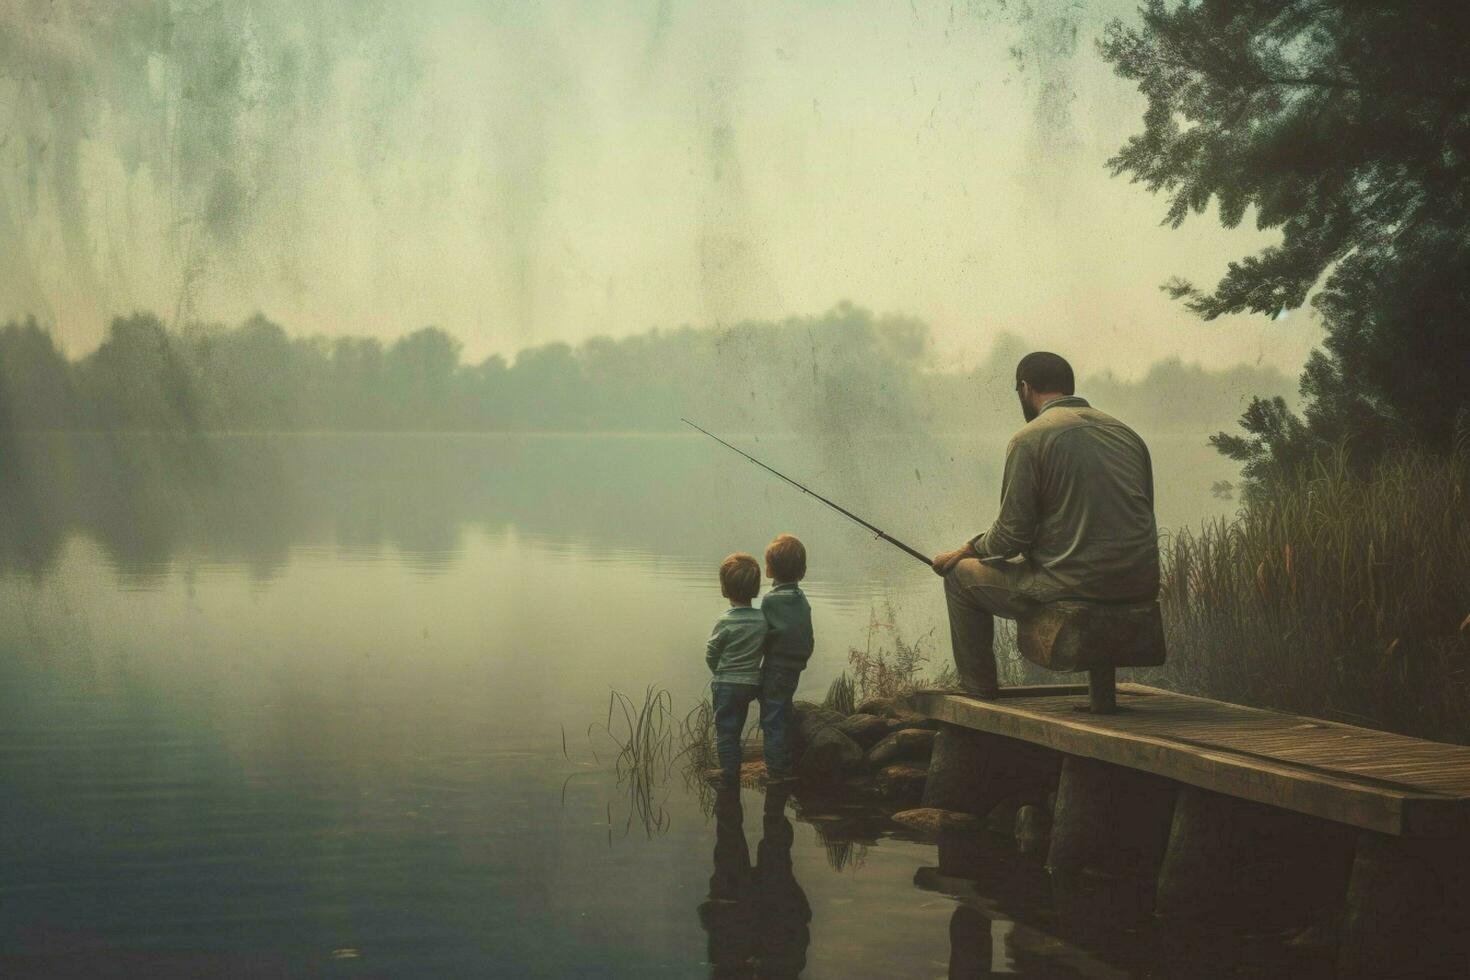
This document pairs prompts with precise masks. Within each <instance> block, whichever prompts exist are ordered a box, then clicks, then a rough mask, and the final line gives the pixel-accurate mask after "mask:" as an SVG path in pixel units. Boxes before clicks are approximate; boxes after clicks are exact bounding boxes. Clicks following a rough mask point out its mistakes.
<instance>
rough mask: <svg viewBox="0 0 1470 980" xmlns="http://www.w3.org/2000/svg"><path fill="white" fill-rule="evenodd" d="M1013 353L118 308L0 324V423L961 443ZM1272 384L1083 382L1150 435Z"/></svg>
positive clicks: (831, 338)
mask: <svg viewBox="0 0 1470 980" xmlns="http://www.w3.org/2000/svg"><path fill="white" fill-rule="evenodd" d="M1025 350H1026V346H1025V344H1024V342H1023V341H1022V340H1021V339H1020V338H1018V337H1015V336H1012V335H1008V334H1002V335H1001V336H1000V337H999V338H998V339H997V341H996V342H995V345H994V347H993V349H992V351H991V353H990V356H989V358H988V359H987V360H986V361H985V362H984V363H982V364H981V365H979V366H978V367H976V368H975V369H974V370H971V371H967V372H959V371H951V372H943V371H936V370H934V363H933V360H934V359H933V355H932V351H931V344H930V337H929V331H928V328H927V327H926V325H925V324H923V323H922V322H920V321H918V320H914V319H911V318H907V317H901V316H875V315H874V314H872V313H870V312H868V311H866V310H863V309H861V308H858V307H855V306H852V305H849V304H841V305H839V306H837V307H835V308H833V309H832V310H831V311H829V312H827V313H826V314H823V315H821V316H816V317H800V318H791V319H788V320H784V321H780V322H748V323H741V324H738V325H735V326H731V327H718V328H713V327H712V328H703V329H696V328H692V327H683V328H679V329H674V330H651V331H649V332H647V333H643V334H639V335H636V336H630V337H624V338H619V339H610V338H607V337H596V338H593V339H591V340H588V341H586V342H584V343H581V344H579V345H577V346H572V345H569V344H565V343H551V344H543V345H540V346H536V347H528V348H526V349H524V350H522V351H520V352H519V353H518V354H516V355H515V357H514V358H513V359H512V360H507V359H506V358H504V357H501V356H500V355H492V356H490V357H487V358H485V359H484V360H482V361H480V362H478V363H466V362H464V361H463V360H462V359H461V351H462V346H461V344H460V342H459V341H458V340H456V339H455V338H454V337H452V336H451V335H450V334H448V333H446V332H445V331H443V330H441V329H439V328H437V327H425V328H424V329H421V330H417V331H414V332H412V333H409V334H406V335H404V336H402V337H399V338H398V339H397V340H394V341H391V342H386V343H385V342H383V341H381V340H379V339H377V338H373V337H334V338H328V337H323V336H310V337H302V336H294V337H293V336H291V335H290V334H288V333H287V332H286V330H285V329H283V328H282V327H281V326H280V325H278V324H276V323H273V322H271V321H270V320H268V319H266V318H265V317H264V316H260V315H256V316H253V317H251V318H249V319H248V320H246V321H244V322H243V323H241V324H239V325H238V326H236V327H233V328H226V327H222V326H218V325H200V324H194V325H189V326H186V327H184V328H182V329H180V330H177V331H174V330H169V329H167V328H166V327H165V326H164V324H163V323H162V322H161V321H160V320H159V318H158V317H156V316H154V315H152V314H149V313H135V314H133V315H131V316H125V317H118V318H116V319H114V320H113V321H112V324H111V325H110V327H109V329H108V331H107V334H106V336H105V338H104V339H103V341H102V343H101V344H100V345H99V346H98V347H97V349H96V350H94V351H92V352H91V353H89V354H86V355H85V356H82V357H80V358H78V359H76V360H69V359H68V358H67V357H66V356H65V355H64V354H63V352H62V351H61V350H60V348H59V347H58V346H57V344H56V342H55V340H54V338H53V337H52V336H51V334H50V333H49V332H48V331H47V330H45V329H44V328H42V327H41V326H39V325H38V324H37V323H36V322H35V321H34V320H26V321H24V322H12V323H9V324H6V325H5V326H3V327H0V430H9V431H17V430H45V429H88V430H110V429H119V430H162V431H219V430H271V431H293V430H344V431H382V430H435V431H447V430H469V431H511V432H514V431H543V432H544V431H577V432H585V431H666V430H673V429H677V428H679V426H680V423H679V418H680V416H681V415H693V416H697V417H699V418H700V419H706V420H709V421H710V422H711V423H718V424H720V425H724V426H729V427H735V428H737V429H741V430H749V431H781V430H786V431H810V430H816V429H828V430H834V431H837V430H840V431H905V430H915V429H923V430H928V431H964V430H973V429H975V428H976V427H977V426H986V425H991V424H995V425H998V426H1000V428H1001V430H1002V431H1003V432H1007V431H1009V428H1008V426H1010V425H1011V424H1012V423H1014V422H1016V421H1017V419H1018V417H1019V412H1018V411H1017V409H1016V406H1015V399H1014V395H1013V394H1012V390H1011V385H1010V381H1009V379H1010V377H1011V376H1012V373H1013V371H1014V365H1015V362H1016V360H1017V359H1018V358H1019V357H1020V355H1021V354H1023V353H1024V352H1025ZM1263 387H1264V388H1267V389H1274V390H1278V391H1279V390H1284V389H1285V387H1286V379H1285V378H1283V377H1282V376H1281V375H1280V374H1278V373H1276V372H1274V371H1270V370H1261V369H1257V368H1249V367H1244V366H1242V367H1239V368H1234V369H1231V370H1228V371H1223V372H1211V371H1205V370H1204V369H1202V368H1199V367H1190V366H1185V365H1183V364H1181V363H1180V362H1179V361H1177V360H1172V361H1163V362H1160V363H1158V364H1156V365H1154V367H1153V368H1152V369H1151V370H1150V371H1149V372H1148V374H1147V375H1146V376H1145V377H1144V378H1143V379H1142V380H1141V381H1139V382H1126V381H1121V380H1119V379H1117V378H1114V377H1113V376H1111V375H1108V374H1101V375H1097V376H1095V377H1092V378H1090V379H1087V380H1086V381H1084V383H1083V388H1084V392H1085V393H1090V394H1092V395H1093V396H1094V400H1095V401H1097V402H1098V404H1099V405H1105V406H1106V407H1107V408H1108V409H1109V410H1112V411H1115V412H1116V413H1117V414H1119V415H1122V416H1123V417H1125V418H1128V419H1131V420H1134V421H1136V422H1138V423H1139V424H1145V425H1149V426H1152V427H1154V428H1163V429H1174V430H1180V431H1191V432H1198V433H1201V434H1202V433H1204V432H1205V431H1207V430H1208V429H1209V428H1210V427H1211V426H1218V425H1219V424H1221V423H1222V422H1224V421H1226V420H1228V419H1229V418H1232V417H1234V416H1235V415H1237V414H1239V412H1240V410H1241V408H1242V405H1243V402H1242V392H1245V391H1256V390H1261V389H1262V388H1263Z"/></svg>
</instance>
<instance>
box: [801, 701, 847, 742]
mask: <svg viewBox="0 0 1470 980" xmlns="http://www.w3.org/2000/svg"><path fill="white" fill-rule="evenodd" d="M791 720H792V722H793V723H794V724H793V725H792V729H793V730H794V732H795V734H796V737H797V740H798V741H804V740H806V739H808V738H810V737H811V735H812V734H813V733H814V732H817V731H819V730H820V729H823V728H835V727H837V726H838V725H841V724H842V723H843V722H844V721H846V720H847V716H846V715H844V714H843V713H842V712H840V711H833V710H832V709H831V708H824V707H822V706H821V705H820V704H814V703H812V702H811V701H797V702H795V703H793V704H792V705H791Z"/></svg>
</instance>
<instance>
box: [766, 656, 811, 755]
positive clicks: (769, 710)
mask: <svg viewBox="0 0 1470 980" xmlns="http://www.w3.org/2000/svg"><path fill="white" fill-rule="evenodd" d="M800 680H801V671H799V670H791V669H789V668H786V667H771V666H768V667H766V668H765V669H764V670H762V671H761V738H762V740H763V741H764V743H765V753H766V774H767V775H769V776H770V777H771V778H772V779H779V778H781V777H784V776H789V775H791V742H790V735H791V733H790V727H791V699H792V698H794V697H796V684H797V682H798V681H800Z"/></svg>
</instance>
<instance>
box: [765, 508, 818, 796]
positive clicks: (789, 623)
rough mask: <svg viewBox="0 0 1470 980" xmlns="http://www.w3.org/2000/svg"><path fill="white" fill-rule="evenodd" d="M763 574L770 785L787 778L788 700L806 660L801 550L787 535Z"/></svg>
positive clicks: (808, 631) (807, 608)
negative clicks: (768, 584) (766, 580)
mask: <svg viewBox="0 0 1470 980" xmlns="http://www.w3.org/2000/svg"><path fill="white" fill-rule="evenodd" d="M766 575H767V576H768V577H769V578H770V579H771V590H770V591H769V592H767V593H766V597H765V599H764V600H763V601H762V602H761V610H760V611H761V613H762V615H763V616H764V617H765V621H766V639H765V646H764V657H763V660H762V665H761V693H760V699H761V735H762V738H763V739H764V742H765V756H766V773H767V775H768V776H769V777H770V778H771V779H772V780H778V779H788V778H790V776H791V746H790V744H789V742H788V734H789V733H788V728H789V726H790V724H791V701H792V699H793V698H794V697H795V696H796V685H797V682H798V681H800V680H801V672H802V670H803V669H804V668H805V667H806V664H807V661H808V660H810V659H811V656H812V647H813V646H814V640H813V637H812V607H811V604H810V603H808V602H807V601H806V595H805V594H804V593H803V592H802V591H801V586H800V585H798V584H797V583H799V582H800V581H801V580H802V579H803V578H805V577H806V546H805V545H803V544H802V543H801V542H800V541H798V540H797V539H796V538H795V537H794V536H792V535H790V534H778V535H776V540H774V541H772V542H771V543H770V545H768V546H767V547H766Z"/></svg>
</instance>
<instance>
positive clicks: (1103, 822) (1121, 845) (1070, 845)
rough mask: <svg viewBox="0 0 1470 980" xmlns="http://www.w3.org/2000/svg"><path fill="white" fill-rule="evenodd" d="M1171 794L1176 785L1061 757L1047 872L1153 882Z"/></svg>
mask: <svg viewBox="0 0 1470 980" xmlns="http://www.w3.org/2000/svg"><path fill="white" fill-rule="evenodd" d="M1174 794H1175V789H1174V784H1173V783H1171V782H1169V781H1168V780H1166V779H1161V778H1160V777H1158V776H1153V775H1150V774H1148V773H1145V772H1139V771H1137V770H1135V769H1128V768H1125V767H1123V766H1115V765H1111V764H1109V763H1106V762H1098V761H1097V760H1096V759H1084V758H1082V757H1081V756H1075V755H1069V756H1064V757H1063V761H1062V776H1061V782H1060V783H1059V785H1058V786H1057V804H1056V812H1055V814H1054V815H1053V817H1052V832H1051V848H1050V850H1049V851H1048V852H1047V857H1046V866H1047V869H1048V870H1050V871H1062V872H1070V871H1081V870H1083V869H1084V868H1087V869H1092V870H1096V871H1101V872H1103V873H1105V874H1117V875H1132V874H1138V875H1142V876H1144V877H1147V878H1149V879H1150V880H1152V878H1153V875H1154V872H1155V871H1156V870H1157V868H1158V866H1159V861H1160V860H1161V858H1162V857H1163V853H1164V845H1165V843H1166V842H1167V841H1168V836H1169V823H1170V820H1171V818H1172V816H1173V813H1174Z"/></svg>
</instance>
